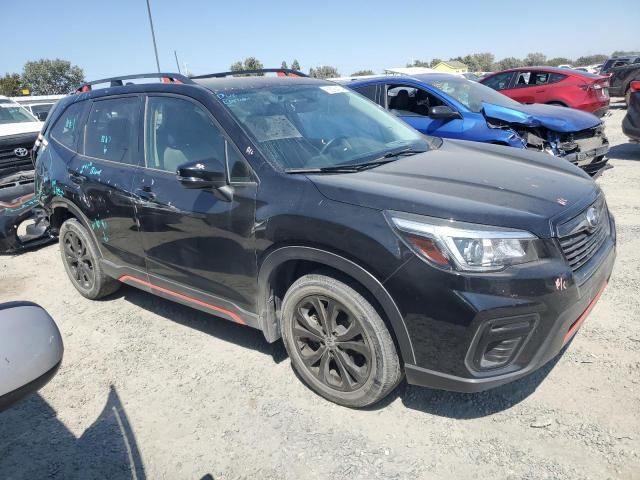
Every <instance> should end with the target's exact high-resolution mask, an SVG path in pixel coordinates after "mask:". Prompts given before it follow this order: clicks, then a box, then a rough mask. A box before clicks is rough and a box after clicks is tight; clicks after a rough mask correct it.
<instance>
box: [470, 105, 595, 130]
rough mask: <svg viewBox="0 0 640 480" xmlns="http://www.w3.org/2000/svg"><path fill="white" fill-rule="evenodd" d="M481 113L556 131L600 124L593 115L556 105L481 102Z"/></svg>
mask: <svg viewBox="0 0 640 480" xmlns="http://www.w3.org/2000/svg"><path fill="white" fill-rule="evenodd" d="M482 106H483V114H484V116H485V117H486V118H487V119H495V120H501V121H503V122H507V123H516V124H519V125H526V126H527V127H546V128H548V129H549V130H554V131H556V132H561V133H568V132H578V131H580V130H585V129H587V128H593V127H597V126H598V125H600V119H599V118H598V117H596V116H595V115H593V114H591V113H587V112H582V111H580V110H575V109H573V108H566V107H560V106H557V105H544V104H542V103H536V104H533V105H525V104H521V105H519V106H518V107H501V106H499V105H494V104H492V103H486V102H482Z"/></svg>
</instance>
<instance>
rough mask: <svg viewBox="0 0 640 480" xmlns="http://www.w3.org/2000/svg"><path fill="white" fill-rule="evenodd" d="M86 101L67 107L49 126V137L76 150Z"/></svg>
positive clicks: (80, 134)
mask: <svg viewBox="0 0 640 480" xmlns="http://www.w3.org/2000/svg"><path fill="white" fill-rule="evenodd" d="M85 106H86V102H79V103H74V104H72V105H70V106H69V107H67V109H66V110H65V111H64V112H62V114H61V115H60V116H59V117H58V119H57V120H56V123H55V124H54V125H53V127H52V128H51V137H52V138H53V139H54V140H56V141H57V142H58V143H61V144H62V145H64V146H65V147H67V148H69V149H70V150H73V151H77V150H78V145H80V144H81V137H82V114H83V112H84V107H85Z"/></svg>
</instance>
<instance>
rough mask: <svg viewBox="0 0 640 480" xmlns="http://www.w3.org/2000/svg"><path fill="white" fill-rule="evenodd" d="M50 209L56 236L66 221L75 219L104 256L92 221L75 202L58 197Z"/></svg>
mask: <svg viewBox="0 0 640 480" xmlns="http://www.w3.org/2000/svg"><path fill="white" fill-rule="evenodd" d="M49 209H50V210H51V214H50V215H49V224H50V226H51V229H52V231H53V232H54V233H55V234H56V235H57V234H58V233H59V231H60V227H61V226H62V224H63V223H64V222H65V221H66V220H68V219H70V218H75V219H76V220H78V221H79V222H80V224H81V225H82V226H83V227H84V228H85V229H86V230H87V231H88V232H89V235H90V236H91V239H92V240H93V242H94V245H95V246H96V248H97V249H98V252H99V253H100V255H102V250H101V245H100V242H99V241H98V239H97V237H96V236H95V233H94V231H93V229H92V228H91V221H90V220H89V219H88V218H87V216H86V215H85V214H84V213H83V212H82V210H80V209H79V208H78V207H77V206H76V205H75V204H74V203H73V202H71V201H69V200H68V199H66V198H60V197H58V198H56V199H54V200H53V201H52V202H51V205H50V206H49Z"/></svg>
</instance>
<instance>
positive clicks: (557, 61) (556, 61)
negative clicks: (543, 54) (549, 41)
mask: <svg viewBox="0 0 640 480" xmlns="http://www.w3.org/2000/svg"><path fill="white" fill-rule="evenodd" d="M546 65H551V66H552V67H557V66H558V65H573V60H571V59H570V58H566V57H555V58H550V59H549V60H547V63H546Z"/></svg>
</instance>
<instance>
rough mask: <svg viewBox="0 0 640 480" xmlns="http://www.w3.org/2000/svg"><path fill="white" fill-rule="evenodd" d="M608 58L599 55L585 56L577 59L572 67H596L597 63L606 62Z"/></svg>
mask: <svg viewBox="0 0 640 480" xmlns="http://www.w3.org/2000/svg"><path fill="white" fill-rule="evenodd" d="M608 58H609V57H608V56H607V55H603V54H601V53H599V54H596V55H585V56H584V57H579V58H577V59H576V62H575V63H574V65H575V66H576V67H584V66H586V65H597V64H599V63H604V62H606V61H607V59H608Z"/></svg>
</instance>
